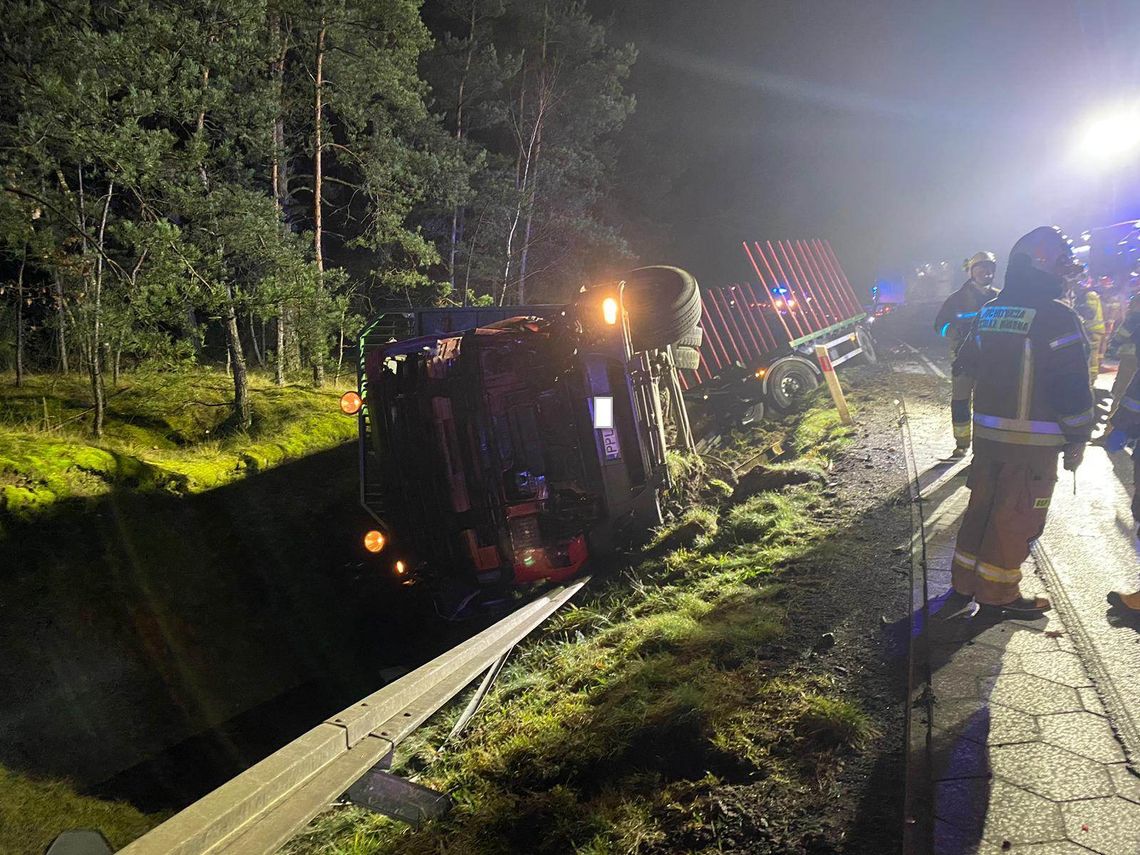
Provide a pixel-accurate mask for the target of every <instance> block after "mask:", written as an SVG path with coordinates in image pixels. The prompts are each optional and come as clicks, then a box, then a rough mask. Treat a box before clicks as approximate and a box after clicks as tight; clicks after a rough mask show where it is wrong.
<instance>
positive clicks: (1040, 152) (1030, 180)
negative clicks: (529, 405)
mask: <svg viewBox="0 0 1140 855" xmlns="http://www.w3.org/2000/svg"><path fill="white" fill-rule="evenodd" d="M595 5H596V11H597V12H598V13H599V14H605V10H606V8H607V6H608V7H609V8H610V9H611V10H612V13H613V15H614V16H615V19H616V22H617V31H618V35H619V37H621V38H623V39H628V40H630V41H633V42H634V43H635V44H636V45H637V46H638V48H639V50H640V54H639V57H638V61H637V64H636V66H635V69H634V72H633V74H632V76H631V79H630V81H629V85H628V88H629V90H630V91H632V92H634V93H635V94H636V96H637V99H638V107H637V111H636V113H635V115H634V116H633V117H632V118H631V120H630V122H629V124H628V126H627V128H626V130H625V132H624V133H623V141H622V159H621V164H622V174H623V176H624V185H623V190H622V194H621V196H622V199H621V201H622V203H623V205H624V207H625V210H627V211H630V212H639V213H634V214H632V215H631V216H630V217H629V218H628V226H627V235H628V236H629V237H630V239H631V242H632V243H633V245H634V247H635V249H637V250H639V251H641V254H642V257H643V259H644V260H646V261H662V262H673V263H677V264H679V265H681V266H684V267H687V268H688V269H690V270H692V271H693V272H694V273H695V274H696V275H697V277H698V279H700V280H701V281H702V282H704V283H706V284H708V285H715V284H722V283H724V282H727V281H732V280H735V279H740V278H744V277H746V275H747V270H746V260H745V259H744V256H743V253H742V252H741V250H740V248H739V245H740V241H741V240H742V239H745V238H785V237H810V236H819V237H824V238H829V239H830V240H831V241H832V242H833V244H834V246H835V248H836V250H837V252H838V253H839V256H840V258H841V260H842V261H843V262H844V265H845V266H846V267H847V269H848V272H849V274H850V275H851V278H852V280H853V283H854V284H855V285H856V286H857V287H860V286H862V288H865V287H866V286H867V285H869V284H870V282H871V281H872V280H873V278H874V277H875V276H876V275H880V274H883V273H889V272H890V271H891V270H897V271H901V270H902V269H903V268H904V267H905V266H908V265H912V264H915V263H921V262H924V261H931V260H940V259H944V258H945V259H948V260H950V261H952V262H954V263H958V262H960V261H961V259H963V258H965V257H966V256H967V255H969V254H972V253H973V252H975V251H977V250H978V249H993V250H994V251H996V252H997V253H998V254H999V256H1002V255H1004V254H1005V253H1006V252H1008V250H1009V247H1010V246H1011V245H1012V242H1013V241H1014V240H1015V239H1016V238H1017V237H1018V236H1019V235H1021V234H1023V233H1024V232H1026V231H1028V230H1029V229H1030V228H1032V227H1034V226H1037V225H1040V224H1042V223H1057V224H1059V225H1061V226H1062V227H1063V228H1065V229H1066V230H1067V231H1069V232H1071V233H1074V234H1075V233H1079V232H1080V231H1082V230H1083V229H1085V228H1088V227H1090V226H1096V225H1103V224H1107V223H1108V222H1112V221H1114V220H1115V219H1123V218H1125V216H1140V206H1138V205H1137V204H1135V203H1136V202H1137V201H1140V196H1138V195H1137V194H1136V193H1129V192H1127V190H1128V185H1129V182H1130V181H1131V182H1133V183H1134V182H1135V179H1136V177H1137V172H1138V170H1137V168H1136V165H1135V164H1134V163H1130V164H1128V165H1126V166H1118V167H1115V168H1114V169H1112V170H1109V169H1106V168H1104V164H1102V163H1093V162H1090V158H1087V157H1080V156H1078V155H1077V154H1076V152H1077V151H1078V145H1079V141H1080V137H1081V131H1082V129H1083V127H1084V126H1085V124H1086V123H1087V121H1088V118H1089V117H1090V116H1091V115H1096V114H1098V113H1099V112H1103V110H1104V108H1105V106H1106V105H1112V104H1114V103H1120V102H1121V99H1125V100H1126V99H1128V98H1131V99H1132V102H1135V101H1136V100H1137V99H1138V98H1140V88H1138V85H1137V84H1138V83H1140V0H1084V2H1076V0H990V2H961V0H959V2H940V3H934V2H919V0H906V2H902V1H901V0H899V1H898V2H896V0H800V2H741V0H703V2H697V0H687V2H686V0H629V2H621V3H616V4H604V3H598V4H595ZM1114 183H1115V190H1116V199H1117V205H1116V210H1115V211H1113V210H1111V199H1112V196H1113V184H1114Z"/></svg>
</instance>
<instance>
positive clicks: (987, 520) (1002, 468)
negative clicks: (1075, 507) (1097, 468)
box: [951, 449, 1057, 606]
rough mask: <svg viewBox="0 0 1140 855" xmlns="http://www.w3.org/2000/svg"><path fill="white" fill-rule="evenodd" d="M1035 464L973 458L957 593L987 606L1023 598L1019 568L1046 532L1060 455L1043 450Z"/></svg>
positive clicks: (957, 555)
mask: <svg viewBox="0 0 1140 855" xmlns="http://www.w3.org/2000/svg"><path fill="white" fill-rule="evenodd" d="M1041 451H1042V454H1041V457H1040V459H1039V460H1037V461H1035V462H1033V463H1006V462H1004V461H1000V460H994V459H992V458H987V457H982V458H979V457H978V456H977V454H975V456H974V462H973V465H971V466H970V476H969V478H968V479H967V481H966V486H967V487H968V488H969V489H970V504H969V505H968V506H967V508H966V513H965V515H964V516H963V517H962V526H961V528H960V529H959V530H958V539H957V542H956V543H955V544H954V563H953V565H952V574H951V575H952V581H953V585H954V590H956V591H957V592H958V593H960V594H967V595H969V596H972V597H973V598H974V599H975V600H977V601H978V602H979V603H982V604H983V605H990V606H1004V605H1006V604H1007V603H1011V602H1013V601H1014V600H1016V599H1017V598H1018V597H1019V596H1021V592H1020V589H1019V584H1020V582H1021V565H1022V563H1023V562H1024V561H1025V559H1026V558H1028V557H1029V549H1030V546H1031V545H1032V543H1033V541H1035V540H1036V539H1037V538H1038V537H1040V536H1041V532H1043V531H1044V530H1045V517H1046V516H1047V515H1048V513H1049V501H1050V499H1051V498H1052V496H1053V487H1054V486H1055V485H1056V483H1057V453H1056V451H1053V450H1051V449H1042V450H1041Z"/></svg>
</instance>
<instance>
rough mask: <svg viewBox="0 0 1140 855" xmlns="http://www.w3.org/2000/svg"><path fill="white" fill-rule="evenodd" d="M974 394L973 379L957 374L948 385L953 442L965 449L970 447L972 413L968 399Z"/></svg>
mask: <svg viewBox="0 0 1140 855" xmlns="http://www.w3.org/2000/svg"><path fill="white" fill-rule="evenodd" d="M973 396H974V381H973V378H971V377H966V376H965V375H959V376H957V377H955V378H954V379H953V380H952V381H951V385H950V420H951V421H952V422H953V425H954V444H955V445H956V446H957V447H958V448H960V449H962V450H963V451H965V450H966V449H968V448H969V447H970V428H971V427H972V425H971V421H972V420H973V414H972V412H971V410H972V407H971V405H970V400H971V398H973Z"/></svg>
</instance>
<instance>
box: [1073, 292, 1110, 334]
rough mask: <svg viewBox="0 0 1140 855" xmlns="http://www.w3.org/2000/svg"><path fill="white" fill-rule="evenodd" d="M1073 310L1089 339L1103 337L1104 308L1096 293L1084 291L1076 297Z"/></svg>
mask: <svg viewBox="0 0 1140 855" xmlns="http://www.w3.org/2000/svg"><path fill="white" fill-rule="evenodd" d="M1074 308H1075V309H1076V310H1077V314H1078V315H1080V316H1081V321H1082V322H1083V323H1084V325H1085V332H1086V333H1088V334H1089V337H1090V338H1092V337H1094V336H1097V335H1104V306H1102V305H1101V302H1100V295H1099V294H1098V293H1097V292H1096V291H1085V292H1084V293H1083V294H1081V295H1080V296H1079V297H1077V304H1076V306H1074Z"/></svg>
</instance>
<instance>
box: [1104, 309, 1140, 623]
mask: <svg viewBox="0 0 1140 855" xmlns="http://www.w3.org/2000/svg"><path fill="white" fill-rule="evenodd" d="M1136 302H1137V298H1136V297H1133V298H1132V301H1131V303H1130V304H1129V307H1128V308H1129V314H1130V315H1131V312H1132V304H1134V303H1136ZM1127 323H1128V321H1127V319H1125V325H1127ZM1114 406H1117V409H1116V410H1115V412H1114V413H1113V415H1112V421H1111V423H1110V425H1109V428H1110V430H1109V433H1108V435H1107V436H1106V437H1105V441H1104V447H1105V448H1106V449H1107V450H1108V451H1109V452H1120V451H1123V450H1124V446H1125V445H1127V444H1128V443H1129V442H1135V441H1136V440H1137V439H1138V438H1140V374H1136V373H1134V376H1133V378H1132V380H1131V382H1129V384H1128V387H1127V389H1126V390H1125V392H1124V394H1123V395H1121V397H1120V400H1119V402H1115V401H1114ZM1132 521H1133V522H1134V523H1135V522H1140V453H1137V449H1135V448H1133V449H1132ZM1138 535H1140V532H1138ZM1108 602H1109V603H1110V604H1111V605H1113V606H1115V607H1116V608H1118V609H1122V610H1124V611H1126V612H1129V613H1135V614H1136V615H1140V591H1136V592H1134V593H1131V594H1128V593H1123V592H1121V591H1113V592H1112V593H1110V594H1109V595H1108Z"/></svg>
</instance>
